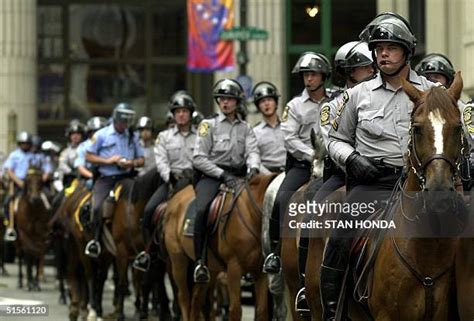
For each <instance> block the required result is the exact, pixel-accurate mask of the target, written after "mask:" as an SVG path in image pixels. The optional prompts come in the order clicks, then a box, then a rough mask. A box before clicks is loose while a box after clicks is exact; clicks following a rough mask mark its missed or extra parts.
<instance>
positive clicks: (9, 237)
mask: <svg viewBox="0 0 474 321" xmlns="http://www.w3.org/2000/svg"><path fill="white" fill-rule="evenodd" d="M17 238H18V236H17V234H16V231H15V229H14V228H11V227H9V228H7V230H6V231H5V235H4V236H3V239H4V240H5V241H6V242H15V241H16V240H17Z"/></svg>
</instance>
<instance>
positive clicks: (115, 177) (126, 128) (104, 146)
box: [85, 103, 144, 258]
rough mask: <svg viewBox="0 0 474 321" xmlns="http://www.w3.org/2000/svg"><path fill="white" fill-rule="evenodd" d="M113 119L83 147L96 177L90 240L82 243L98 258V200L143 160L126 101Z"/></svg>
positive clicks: (131, 115)
mask: <svg viewBox="0 0 474 321" xmlns="http://www.w3.org/2000/svg"><path fill="white" fill-rule="evenodd" d="M112 119H113V122H112V123H111V124H110V125H108V126H107V127H104V128H102V129H100V130H99V131H97V132H96V133H95V134H94V136H93V137H92V144H91V145H90V146H89V147H88V148H87V149H86V161H88V162H90V163H92V164H93V165H97V166H98V171H99V174H100V177H99V178H98V179H97V180H96V182H95V184H94V190H93V193H92V204H93V215H94V229H95V231H94V239H93V240H91V241H90V242H89V243H87V245H86V249H85V254H86V255H88V256H90V257H93V258H95V257H98V256H99V255H100V252H101V246H100V241H99V240H100V234H101V230H102V216H101V211H100V209H101V207H102V203H103V201H104V200H105V198H106V197H107V195H108V194H109V192H110V191H111V190H112V189H113V188H114V186H115V184H117V183H118V182H120V181H121V180H123V179H126V178H129V177H132V176H133V175H134V170H135V169H136V168H139V167H142V166H143V163H144V157H143V149H142V147H141V146H140V143H139V140H138V135H137V134H136V133H134V131H133V128H132V126H133V124H134V119H135V111H134V110H133V109H132V106H130V104H127V103H119V104H118V105H116V106H115V108H114V111H113V114H112Z"/></svg>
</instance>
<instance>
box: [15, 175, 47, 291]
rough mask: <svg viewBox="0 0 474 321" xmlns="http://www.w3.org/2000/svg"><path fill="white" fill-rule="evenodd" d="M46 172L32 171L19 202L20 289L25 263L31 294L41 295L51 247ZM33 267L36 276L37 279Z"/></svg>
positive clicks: (17, 223)
mask: <svg viewBox="0 0 474 321" xmlns="http://www.w3.org/2000/svg"><path fill="white" fill-rule="evenodd" d="M42 175H43V171H42V170H41V169H39V168H36V167H32V166H30V168H29V169H28V174H27V175H26V178H25V180H24V189H23V192H22V194H21V195H20V196H19V198H18V200H17V201H15V206H14V207H16V214H15V221H16V228H17V230H18V241H17V249H18V253H19V267H20V269H19V286H20V287H22V286H23V273H22V260H23V259H24V260H25V263H26V268H27V286H28V290H29V291H32V290H36V291H40V290H41V288H40V286H39V268H40V261H41V260H42V259H43V257H44V254H45V252H46V247H47V243H46V241H47V237H48V229H47V225H48V220H49V218H50V211H49V208H48V203H47V201H46V196H45V195H44V194H43V191H42V189H43V179H42ZM33 267H35V268H36V274H35V276H34V277H33Z"/></svg>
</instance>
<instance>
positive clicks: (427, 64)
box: [415, 53, 474, 190]
mask: <svg viewBox="0 0 474 321" xmlns="http://www.w3.org/2000/svg"><path fill="white" fill-rule="evenodd" d="M415 71H416V72H417V73H419V74H420V75H423V76H425V77H426V78H427V79H428V80H431V81H433V82H439V83H441V84H442V85H443V86H445V87H446V88H449V87H450V86H451V83H452V82H453V80H454V74H455V71H454V66H453V64H452V63H451V61H450V60H449V58H448V57H446V56H445V55H442V54H439V53H431V54H428V55H426V56H425V57H423V59H421V61H420V62H419V63H418V64H417V65H416V67H415ZM473 107H474V105H473V104H472V102H469V103H467V104H466V103H464V102H463V101H461V100H458V108H459V111H460V112H461V115H462V122H463V125H464V132H465V137H466V140H467V142H468V143H469V146H470V150H469V154H470V155H468V154H467V153H466V155H464V158H463V162H462V163H461V179H462V181H463V186H464V190H471V188H472V185H473V181H474V176H473V175H474V167H472V165H470V163H472V159H474V124H473ZM469 157H470V161H469V159H468V158H469Z"/></svg>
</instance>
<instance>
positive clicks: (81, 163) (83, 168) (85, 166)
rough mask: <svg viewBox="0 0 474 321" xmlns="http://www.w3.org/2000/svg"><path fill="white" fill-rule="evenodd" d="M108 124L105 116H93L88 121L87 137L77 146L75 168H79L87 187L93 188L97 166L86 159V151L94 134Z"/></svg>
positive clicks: (78, 170) (80, 175)
mask: <svg viewBox="0 0 474 321" xmlns="http://www.w3.org/2000/svg"><path fill="white" fill-rule="evenodd" d="M106 125H107V119H105V118H104V117H98V116H95V117H91V118H90V119H89V120H88V121H87V123H86V134H87V139H86V140H85V141H83V142H82V143H81V144H79V147H78V148H77V158H76V159H75V161H74V168H75V169H76V170H77V172H78V174H79V177H80V178H82V179H84V180H85V181H86V187H87V188H88V189H89V190H92V185H93V179H94V171H95V167H94V166H93V165H92V164H91V163H89V162H87V161H86V151H87V148H88V147H89V146H91V145H92V143H93V139H92V137H93V136H94V134H95V133H96V132H97V131H98V130H99V129H101V128H104V127H105V126H106Z"/></svg>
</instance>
